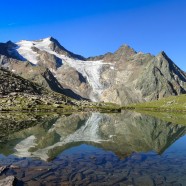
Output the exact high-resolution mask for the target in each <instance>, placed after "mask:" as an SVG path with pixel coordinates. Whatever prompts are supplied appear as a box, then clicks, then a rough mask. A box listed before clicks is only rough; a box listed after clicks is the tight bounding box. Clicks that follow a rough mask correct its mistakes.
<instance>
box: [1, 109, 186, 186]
mask: <svg viewBox="0 0 186 186" xmlns="http://www.w3.org/2000/svg"><path fill="white" fill-rule="evenodd" d="M156 115H157V116H159V117H156ZM165 115H166V117H165ZM165 115H164V117H162V113H160V114H158V113H153V114H150V115H149V114H147V113H138V112H133V111H122V112H121V113H112V114H108V113H98V112H95V113H83V112H82V113H73V114H57V113H16V112H12V113H1V114H0V127H1V130H0V180H5V179H6V178H7V177H9V176H14V178H15V180H16V181H15V182H14V183H15V185H28V186H39V185H41V186H45V185H46V186H56V185H59V186H63V185H64V186H67V185H74V186H75V185H82V186H84V185H92V186H94V185H95V186H99V185H101V186H102V185H106V186H109V185H110V186H112V185H113V186H155V185H158V186H164V185H165V186H185V185H186V118H185V117H186V116H185V114H178V115H177V114H171V113H166V114H165ZM160 116H161V117H160ZM0 184H1V181H0Z"/></svg>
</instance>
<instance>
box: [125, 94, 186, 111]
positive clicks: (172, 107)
mask: <svg viewBox="0 0 186 186" xmlns="http://www.w3.org/2000/svg"><path fill="white" fill-rule="evenodd" d="M126 108H130V109H136V110H148V111H168V112H186V94H183V95H180V96H170V97H167V98H163V99H160V100H158V101H152V102H145V103H138V104H131V105H129V106H128V107H126Z"/></svg>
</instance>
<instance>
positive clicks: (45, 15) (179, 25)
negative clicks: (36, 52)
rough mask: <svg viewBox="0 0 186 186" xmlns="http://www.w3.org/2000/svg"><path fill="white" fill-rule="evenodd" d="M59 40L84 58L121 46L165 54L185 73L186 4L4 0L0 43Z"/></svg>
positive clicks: (169, 0)
mask: <svg viewBox="0 0 186 186" xmlns="http://www.w3.org/2000/svg"><path fill="white" fill-rule="evenodd" d="M48 36H53V37H55V38H56V39H58V40H59V41H60V42H61V44H62V45H63V46H64V47H66V48H67V49H68V50H71V51H73V52H75V53H78V54H81V55H83V56H85V57H88V56H94V55H99V54H104V53H105V52H108V51H110V52H114V51H115V50H117V49H118V48H119V47H120V46H121V45H122V44H128V45H130V46H131V47H133V48H134V49H135V50H137V51H142V52H150V53H152V54H154V55H156V54H158V53H159V52H160V51H161V50H164V51H165V52H166V53H167V54H168V56H170V58H171V59H172V60H173V61H174V62H175V63H176V64H177V65H178V66H179V67H180V68H182V69H183V70H185V71H186V0H30V1H26V0H16V1H15V0H6V1H2V2H1V10H0V42H5V41H7V40H12V41H19V40H21V39H27V40H35V39H41V38H45V37H48Z"/></svg>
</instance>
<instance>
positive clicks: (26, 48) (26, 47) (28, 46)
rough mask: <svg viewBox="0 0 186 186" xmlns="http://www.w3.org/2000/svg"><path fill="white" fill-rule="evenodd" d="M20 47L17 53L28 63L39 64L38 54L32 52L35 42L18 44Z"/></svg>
mask: <svg viewBox="0 0 186 186" xmlns="http://www.w3.org/2000/svg"><path fill="white" fill-rule="evenodd" d="M16 44H17V45H18V47H17V48H16V50H17V52H18V53H19V54H20V55H21V56H22V57H23V58H24V59H26V60H27V61H30V62H31V63H33V64H35V65H36V64H37V63H38V60H37V57H38V54H37V53H36V52H34V51H33V50H32V47H34V42H31V41H25V40H23V41H20V42H19V43H16Z"/></svg>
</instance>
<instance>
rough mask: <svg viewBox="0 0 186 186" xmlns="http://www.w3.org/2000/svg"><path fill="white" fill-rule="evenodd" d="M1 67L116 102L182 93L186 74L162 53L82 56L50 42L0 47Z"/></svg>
mask: <svg viewBox="0 0 186 186" xmlns="http://www.w3.org/2000/svg"><path fill="white" fill-rule="evenodd" d="M0 64H1V65H2V66H3V67H6V68H9V69H10V70H12V71H13V72H15V73H17V74H20V75H21V76H23V77H24V78H26V79H29V80H32V81H35V82H37V83H39V84H41V85H42V86H45V87H48V88H51V89H52V90H54V91H58V92H61V93H65V94H66V95H69V96H71V97H74V98H78V99H81V98H86V99H90V100H92V101H105V102H113V103H118V104H128V103H132V102H142V101H149V100H153V99H159V98H162V97H165V96H169V95H177V94H181V93H185V92H186V75H185V73H184V72H183V71H181V70H180V69H179V68H178V67H177V66H176V65H175V64H174V63H173V62H172V61H171V60H170V59H169V58H168V57H167V55H166V54H165V53H164V52H161V53H160V54H159V55H157V56H153V55H151V54H143V53H142V52H139V53H137V52H136V51H135V50H133V49H132V48H130V47H129V46H127V45H124V46H122V47H120V48H119V49H118V50H117V51H116V52H115V53H107V54H105V55H102V56H97V57H91V58H88V59H86V58H84V57H82V56H81V55H77V54H74V53H72V52H70V51H68V50H67V49H65V48H64V47H63V46H61V45H60V43H59V42H58V41H57V40H56V39H54V38H52V37H49V38H45V39H41V40H37V41H26V40H22V41H20V42H17V43H12V42H10V41H9V42H7V43H1V44H0Z"/></svg>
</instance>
